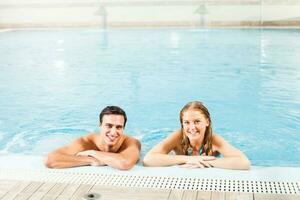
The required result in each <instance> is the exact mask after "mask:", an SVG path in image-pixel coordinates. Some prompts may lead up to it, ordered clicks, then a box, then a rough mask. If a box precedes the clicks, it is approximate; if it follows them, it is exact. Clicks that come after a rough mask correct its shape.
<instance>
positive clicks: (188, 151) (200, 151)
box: [187, 145, 204, 156]
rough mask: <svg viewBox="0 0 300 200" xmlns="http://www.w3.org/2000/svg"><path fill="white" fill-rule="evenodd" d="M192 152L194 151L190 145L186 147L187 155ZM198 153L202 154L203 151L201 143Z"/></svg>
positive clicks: (190, 154)
mask: <svg viewBox="0 0 300 200" xmlns="http://www.w3.org/2000/svg"><path fill="white" fill-rule="evenodd" d="M193 152H194V149H193V148H192V147H189V148H188V149H187V155H188V156H192V155H193ZM198 153H199V154H198V155H202V154H203V153H204V146H203V145H202V146H201V148H200V149H199V152H198Z"/></svg>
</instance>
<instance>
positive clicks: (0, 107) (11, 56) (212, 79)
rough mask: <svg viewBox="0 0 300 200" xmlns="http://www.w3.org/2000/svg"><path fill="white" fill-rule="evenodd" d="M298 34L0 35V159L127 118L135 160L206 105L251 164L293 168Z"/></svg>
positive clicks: (298, 124) (299, 121)
mask: <svg viewBox="0 0 300 200" xmlns="http://www.w3.org/2000/svg"><path fill="white" fill-rule="evenodd" d="M299 57H300V30H299V29H285V30H280V29H130V30H127V29H122V30H118V29H115V30H108V31H101V30H98V29H56V30H27V31H9V32H2V33H0V97H1V98H0V153H3V154H7V153H8V154H29V155H45V154H46V153H47V152H49V151H51V150H53V149H55V148H57V147H59V146H61V145H63V144H66V143H68V142H70V141H72V140H73V139H74V138H76V137H79V136H80V135H83V134H85V133H86V132H90V131H98V128H97V126H98V115H99V112H100V111H101V109H102V108H103V107H105V106H106V105H119V106H121V107H122V108H124V109H125V111H126V113H127V115H128V123H127V126H126V132H127V133H128V134H130V135H132V136H134V137H136V138H138V139H140V140H141V142H142V157H143V156H144V155H145V153H146V152H147V151H148V150H149V149H150V148H151V147H152V146H153V145H155V144H156V143H158V142H159V141H161V140H162V139H163V138H165V137H166V136H167V135H169V134H171V132H172V131H173V130H175V129H177V128H179V127H180V124H179V111H180V109H181V108H182V106H183V105H184V104H186V103H187V102H189V101H193V100H200V101H203V102H204V103H205V105H206V106H207V107H208V109H209V110H210V112H211V116H212V120H213V128H214V131H215V132H217V133H218V134H220V135H222V136H223V137H224V138H226V139H227V140H228V141H229V142H230V143H231V144H233V145H234V146H236V147H238V148H239V149H241V150H242V151H243V152H245V153H246V155H247V156H248V157H249V158H250V160H251V162H252V164H253V165H262V166H300V59H299Z"/></svg>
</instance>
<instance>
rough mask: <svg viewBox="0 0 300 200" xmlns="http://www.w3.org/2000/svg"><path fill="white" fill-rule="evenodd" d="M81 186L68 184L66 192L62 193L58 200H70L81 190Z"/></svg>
mask: <svg viewBox="0 0 300 200" xmlns="http://www.w3.org/2000/svg"><path fill="white" fill-rule="evenodd" d="M79 186H80V184H67V185H66V187H65V188H64V190H63V191H62V192H61V193H60V195H59V196H58V197H57V199H64V198H65V199H70V198H71V197H72V196H73V194H74V193H75V191H76V190H77V189H78V188H79Z"/></svg>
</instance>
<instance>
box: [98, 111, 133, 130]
mask: <svg viewBox="0 0 300 200" xmlns="http://www.w3.org/2000/svg"><path fill="white" fill-rule="evenodd" d="M104 115H122V116H123V117H124V127H125V125H126V122H127V116H126V113H125V111H124V110H123V109H122V108H120V107H118V106H106V107H105V108H104V109H103V110H102V111H101V113H100V114H99V121H100V124H102V120H103V116H104Z"/></svg>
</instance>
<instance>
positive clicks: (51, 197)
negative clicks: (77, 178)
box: [42, 194, 57, 200]
mask: <svg viewBox="0 0 300 200" xmlns="http://www.w3.org/2000/svg"><path fill="white" fill-rule="evenodd" d="M56 198H57V196H56V195H47V194H46V195H45V196H43V198H42V200H56Z"/></svg>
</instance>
